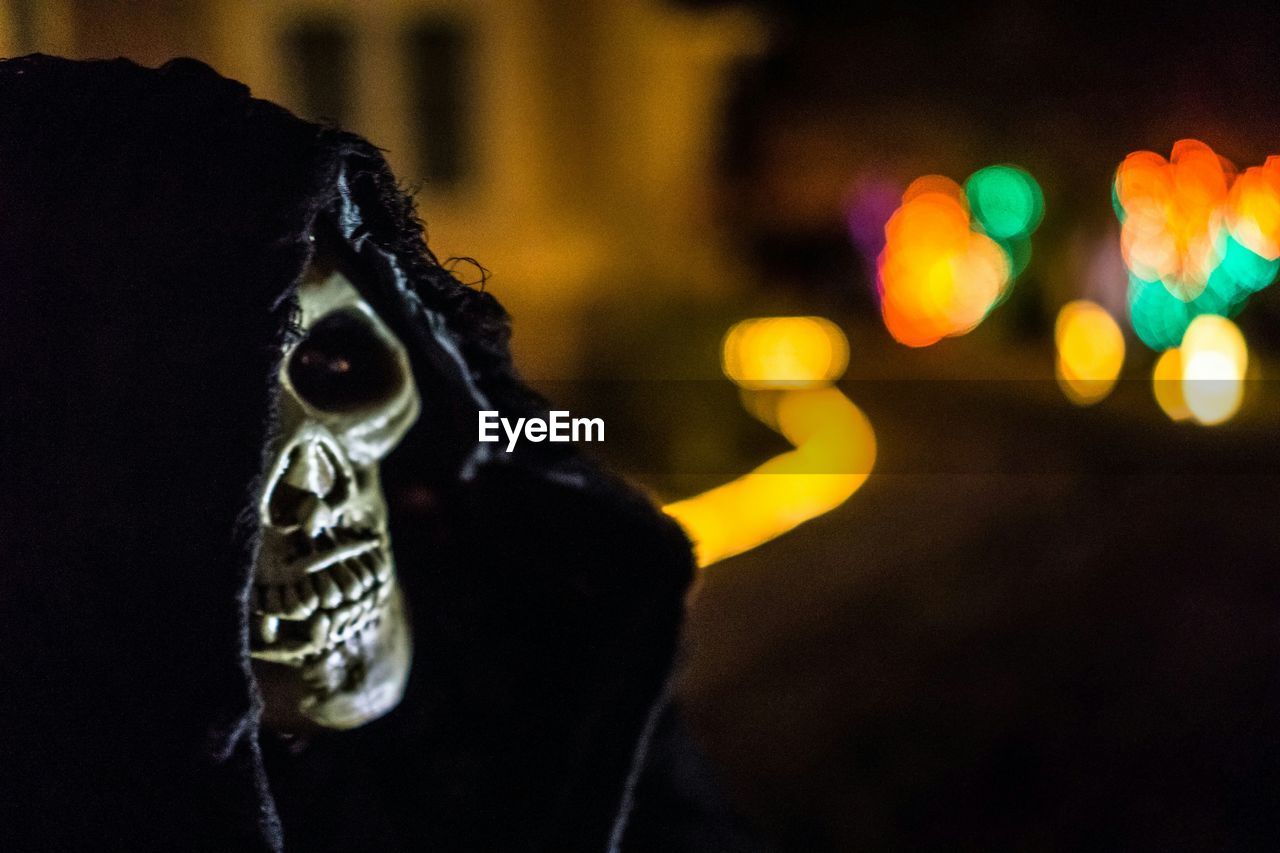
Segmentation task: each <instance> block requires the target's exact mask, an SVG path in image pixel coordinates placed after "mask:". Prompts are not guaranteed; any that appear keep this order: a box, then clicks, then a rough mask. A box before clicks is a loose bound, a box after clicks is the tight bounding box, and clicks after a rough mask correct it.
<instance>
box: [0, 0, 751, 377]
mask: <svg viewBox="0 0 1280 853" xmlns="http://www.w3.org/2000/svg"><path fill="white" fill-rule="evenodd" d="M764 35H765V34H764V30H763V28H762V26H761V25H760V23H759V22H758V21H757V20H756V19H754V18H753V17H751V16H750V15H748V14H746V13H745V12H743V11H741V10H738V9H733V8H715V9H710V10H707V9H693V8H687V7H680V6H677V5H673V4H669V3H664V2H661V0H642V1H641V0H598V1H595V2H586V0H505V2H494V1H493V0H488V1H486V0H362V2H358V3H355V2H338V1H337V0H278V2H271V3H261V2H254V1H253V0H190V2H183V0H141V2H125V0H0V51H3V53H4V54H5V55H13V54H19V53H26V52H30V51H36V50H39V51H43V52H48V53H54V54H60V55H65V56H75V57H111V56H119V55H123V56H128V57H130V58H132V59H135V60H137V61H139V62H142V63H143V64H149V65H154V64H158V63H161V62H163V61H165V60H166V59H168V58H171V57H173V56H178V55H190V56H195V57H197V58H199V59H203V60H205V61H207V62H209V63H210V64H212V65H213V66H214V67H216V68H218V69H219V70H220V71H222V72H223V73H225V74H227V75H229V76H232V77H236V78H238V79H241V80H243V81H245V82H247V83H249V84H250V86H251V87H252V88H253V90H254V92H255V93H256V94H257V95H259V96H262V97H265V98H268V99H271V100H276V101H279V102H280V103H283V104H285V105H287V106H289V107H290V108H292V109H293V110H295V111H296V112H298V113H300V114H302V115H305V116H308V117H311V118H325V119H332V120H335V121H337V122H339V123H341V124H343V125H345V126H347V127H350V128H352V129H354V130H357V131H359V132H361V133H362V134H364V135H366V136H368V137H369V138H370V139H371V140H372V141H374V142H375V143H376V144H378V145H379V146H381V147H382V148H384V149H386V151H387V152H388V157H389V158H390V160H391V163H392V165H393V167H394V168H395V169H396V171H397V174H398V175H400V176H401V177H402V179H404V181H405V182H406V184H408V185H409V186H411V187H415V188H417V189H418V194H419V202H420V207H421V210H422V213H423V217H424V219H425V221H426V223H427V228H428V234H429V238H430V242H431V245H432V248H433V249H434V250H435V251H436V253H437V254H438V255H439V256H440V257H441V258H446V257H451V256H459V257H471V258H475V259H477V260H478V261H479V262H480V263H482V264H483V265H484V266H485V267H486V268H487V269H488V270H489V271H490V272H491V273H492V276H493V277H492V280H491V282H490V285H489V286H490V287H492V288H493V289H494V291H495V292H496V293H497V294H498V295H499V297H500V298H501V299H502V300H503V301H504V303H505V304H507V306H508V308H509V309H510V310H511V311H512V313H513V314H514V315H515V316H516V317H517V318H518V319H519V322H518V325H517V335H516V347H517V352H518V355H519V357H520V359H521V361H522V363H523V364H524V365H525V369H526V371H527V372H528V373H529V374H530V375H532V376H535V377H537V376H544V377H554V376H559V375H564V374H565V373H568V372H572V371H573V369H574V367H575V365H576V362H577V354H578V349H579V347H578V344H579V342H580V341H581V339H582V336H583V335H584V334H588V333H589V329H587V324H586V322H585V317H584V316H583V315H584V313H585V312H586V311H587V310H588V306H589V305H591V306H598V305H599V304H600V303H601V302H602V301H609V300H611V299H612V297H613V296H619V297H622V298H624V299H625V300H626V302H628V303H633V302H635V301H643V300H646V299H647V300H652V301H654V302H658V301H661V300H663V299H664V298H665V297H666V296H667V295H669V293H670V291H671V290H672V289H676V288H678V289H680V290H681V291H682V293H683V294H690V293H691V294H695V295H696V294H705V295H708V296H711V295H714V294H716V293H717V292H718V291H722V290H723V288H725V287H726V283H727V282H728V283H732V282H735V281H739V280H741V277H742V276H743V275H744V272H743V271H742V270H741V269H739V268H738V267H737V266H736V265H735V264H734V263H733V262H732V259H731V256H730V254H729V253H728V252H727V251H726V250H725V248H724V245H725V241H724V240H723V239H722V238H721V235H720V234H719V233H718V231H717V228H716V226H715V220H714V217H713V216H712V211H711V207H712V203H711V199H712V194H713V175H714V161H715V145H716V141H717V138H718V135H719V125H720V122H721V121H722V116H723V113H724V109H723V103H722V102H723V100H724V98H725V94H726V92H727V84H728V80H727V73H728V71H729V70H730V69H731V66H732V65H733V63H734V62H735V60H738V59H739V58H741V57H744V56H746V55H750V54H753V53H756V52H759V51H760V50H762V49H763V47H764V42H765V37H764ZM458 272H459V276H460V277H461V278H463V279H464V280H474V279H476V278H478V273H472V272H471V271H469V270H468V269H466V267H465V266H463V267H459V269H458ZM641 282H643V283H644V286H643V287H638V286H636V283H641ZM611 288H618V289H623V288H625V289H626V292H625V293H618V294H614V293H612V292H611ZM593 310H594V309H593Z"/></svg>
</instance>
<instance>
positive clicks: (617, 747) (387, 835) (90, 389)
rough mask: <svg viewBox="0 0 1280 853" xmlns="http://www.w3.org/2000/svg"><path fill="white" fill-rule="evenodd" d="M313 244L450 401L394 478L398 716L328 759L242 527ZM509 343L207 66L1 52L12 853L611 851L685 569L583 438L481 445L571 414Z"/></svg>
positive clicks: (343, 175)
mask: <svg viewBox="0 0 1280 853" xmlns="http://www.w3.org/2000/svg"><path fill="white" fill-rule="evenodd" d="M312 233H317V234H320V235H321V237H322V238H325V237H327V238H328V239H332V240H334V241H336V242H337V243H338V244H340V245H341V246H342V247H343V250H344V251H345V253H346V254H347V256H348V261H349V263H351V264H352V265H354V266H355V267H357V268H358V272H359V276H358V281H357V284H358V285H360V286H361V288H362V290H364V291H365V295H366V297H367V298H368V299H369V300H370V301H371V302H372V303H373V304H375V306H377V307H378V308H379V311H380V313H382V314H383V316H384V317H386V318H387V319H388V321H389V322H390V323H391V324H392V325H393V327H394V328H396V330H397V331H398V332H399V333H400V335H401V337H402V338H403V339H404V340H405V342H406V345H407V346H408V347H409V349H410V352H411V355H412V359H413V362H414V367H415V375H416V378H417V379H418V382H419V385H420V387H421V388H422V392H423V398H424V404H425V405H424V413H423V416H422V417H421V418H420V420H419V424H418V426H417V427H415V429H414V430H413V431H412V432H411V433H410V435H409V436H408V438H407V439H406V441H405V442H404V443H403V445H402V446H401V447H400V448H399V449H398V450H397V451H396V452H395V454H394V455H393V456H392V457H391V458H390V459H389V460H388V461H387V462H386V463H385V464H384V466H383V469H384V475H385V479H386V488H387V491H388V495H389V498H390V500H391V504H392V519H391V530H392V539H393V544H394V547H395V553H396V561H397V565H398V567H399V575H400V578H401V582H402V584H403V586H404V588H405V592H406V596H407V600H408V604H409V607H410V610H411V612H412V614H413V618H414V630H415V664H414V669H413V672H412V675H411V678H410V682H409V687H408V691H407V694H406V698H405V701H404V702H402V704H401V705H400V706H399V708H397V710H395V711H394V712H392V713H391V714H390V715H388V716H387V717H385V718H384V719H382V720H379V721H377V722H375V723H373V724H370V725H369V726H366V727H364V728H362V729H359V730H356V731H352V732H346V733H333V734H326V735H321V736H317V737H314V738H312V739H311V740H309V741H306V742H302V741H285V740H283V739H280V738H278V737H277V736H274V735H269V734H266V733H260V732H259V730H258V725H257V716H258V707H257V706H258V702H259V700H258V698H257V695H256V691H255V687H254V685H253V681H252V677H251V674H250V670H249V667H248V656H247V628H246V604H245V602H246V595H247V589H248V584H249V576H250V566H251V563H252V555H253V552H254V548H255V542H256V537H257V533H258V531H257V529H256V524H257V522H256V519H255V517H254V514H253V513H250V512H247V511H246V507H247V506H248V505H249V504H250V500H251V497H252V496H253V494H254V493H255V489H256V488H257V482H258V478H259V476H260V472H261V470H262V464H263V458H262V457H263V448H264V446H265V445H266V443H267V441H268V438H269V435H270V432H269V431H270V429H271V423H272V413H271V400H272V396H273V390H274V389H273V383H274V376H275V373H276V370H277V368H278V360H279V352H280V346H281V343H282V342H283V341H284V340H285V339H286V336H287V335H288V334H289V319H290V316H291V311H292V310H293V308H294V307H295V306H294V303H293V296H292V295H293V290H294V288H295V286H296V284H297V281H298V279H299V276H300V274H301V272H302V271H303V269H304V267H305V265H306V263H307V261H308V259H309V257H310V253H311V251H312V245H313V244H312V243H311V242H310V240H309V239H308V236H309V235H310V234H312ZM507 335H508V323H507V318H506V316H505V314H504V313H503V312H502V310H501V309H500V308H499V307H498V305H497V303H496V302H495V301H494V300H493V299H492V298H491V297H489V296H488V295H486V294H484V293H480V292H477V291H475V290H473V289H469V288H466V287H463V286H461V285H460V284H459V283H458V282H456V281H455V280H454V279H453V278H452V277H451V276H450V275H449V274H448V273H447V272H446V271H445V270H444V269H442V268H441V267H440V265H439V264H438V263H437V262H436V260H435V259H434V257H433V256H432V255H431V254H430V253H429V251H428V250H427V249H426V246H425V245H424V243H423V237H422V232H421V228H420V227H419V225H418V224H417V222H416V220H415V216H414V211H413V207H412V204H411V202H410V201H409V199H408V198H407V197H406V196H405V195H404V194H402V193H401V192H400V191H399V190H398V189H397V188H396V186H395V183H394V180H393V178H392V176H391V175H390V173H389V172H388V171H387V168H386V166H385V164H384V162H383V160H382V158H381V157H380V155H379V154H378V152H377V151H376V150H375V149H374V148H372V147H371V146H370V145H369V144H368V143H366V142H364V141H363V140H361V139H359V138H358V137H355V136H353V135H350V134H346V133H343V132H340V131H337V130H333V129H328V128H322V127H319V126H317V125H313V124H310V123H307V122H303V121H301V120H298V119H296V118H294V117H292V116H291V115H289V114H288V113H287V112H285V111H284V110H282V109H280V108H278V107H276V106H274V105H271V104H268V103H265V102H262V101H258V100H254V99H252V98H250V96H249V93H248V91H247V89H245V88H244V87H243V86H241V85H240V84H238V83H235V82H232V81H228V80H226V79H224V78H221V77H219V76H218V75H217V74H215V73H214V72H213V71H212V70H210V69H208V68H207V67H206V66H203V65H201V64H199V63H197V62H194V61H191V60H178V61H175V62H171V63H169V64H167V65H166V66H164V67H163V68H161V69H157V70H151V69H144V68H140V67H138V66H136V65H134V64H132V63H129V62H127V61H124V60H115V61H104V62H69V61H65V60H59V59H53V58H49V57H42V56H32V57H25V58H21V59H15V60H8V61H5V62H0V459H3V464H4V466H5V469H4V471H5V477H4V482H5V484H6V488H5V489H4V494H3V497H2V498H0V579H2V580H0V849H2V850H6V851H9V850H17V851H22V850H162V849H163V850H277V849H281V847H282V846H283V849H286V850H344V851H355V850H365V849H380V850H394V849H404V850H410V849H412V850H423V849H464V850H465V849H474V850H554V851H561V850H578V849H583V850H604V849H606V848H607V847H608V846H609V845H610V843H611V842H612V841H616V837H617V834H618V831H619V828H620V826H621V825H622V819H623V818H624V817H625V812H626V808H625V804H626V802H627V801H628V799H629V798H628V795H627V791H628V788H629V785H630V782H631V779H632V777H633V775H634V773H633V771H634V767H635V764H636V761H637V760H638V757H639V755H640V753H641V752H642V751H643V750H642V746H643V744H644V742H645V739H646V732H647V731H648V728H649V727H650V726H651V723H652V720H653V717H654V713H655V708H657V707H658V706H659V705H660V703H661V700H662V696H663V691H664V686H665V682H666V680H667V677H668V672H669V669H670V666H671V661H672V656H673V653H674V649H675V644H676V636H677V633H678V628H679V623H680V618H681V606H682V596H683V593H684V590H685V587H686V585H687V583H688V581H689V577H690V573H691V557H690V553H689V547H688V543H687V541H686V540H685V539H684V537H683V535H682V534H681V533H680V531H679V530H678V528H677V527H676V526H675V525H674V524H672V523H671V522H670V521H669V520H667V519H666V518H665V517H663V516H662V515H661V514H660V513H658V512H657V511H656V510H655V509H654V508H653V507H652V506H651V505H650V504H648V503H647V502H646V501H645V500H644V499H642V498H641V497H639V496H638V495H637V494H635V493H634V492H633V491H631V490H630V489H629V488H627V487H626V486H625V485H623V484H622V483H621V482H619V481H617V480H615V479H613V478H611V477H609V476H608V475H606V474H604V473H602V472H600V471H599V470H597V469H596V468H595V467H593V466H592V465H591V464H589V463H587V462H586V461H584V460H583V459H582V458H580V457H579V456H578V455H577V454H576V452H574V451H573V450H572V449H566V448H565V446H563V445H554V446H553V445H548V444H541V445H527V446H528V447H529V448H531V450H529V451H528V452H526V453H517V454H516V455H515V457H514V458H507V457H506V456H505V454H497V455H496V456H494V457H493V458H487V457H484V456H482V455H479V454H478V453H477V450H476V445H475V442H474V435H475V424H476V417H475V411H476V409H477V407H478V406H480V405H481V404H484V405H488V406H490V407H491V408H496V409H499V410H501V411H503V413H504V414H507V413H510V415H515V416H520V415H526V414H529V413H531V412H534V411H538V410H542V409H543V408H544V407H543V404H542V403H541V401H539V400H538V399H537V398H536V397H535V396H534V395H533V394H531V393H530V392H529V391H528V390H527V389H526V388H525V387H524V386H523V385H522V384H521V383H520V381H519V379H518V378H517V376H516V375H515V373H514V371H513V369H512V367H511V361H510V357H509V355H508V350H507ZM260 741H261V742H262V743H263V744H264V748H265V759H264V752H263V748H260Z"/></svg>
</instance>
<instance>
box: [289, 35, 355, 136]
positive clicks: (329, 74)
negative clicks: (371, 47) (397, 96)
mask: <svg viewBox="0 0 1280 853" xmlns="http://www.w3.org/2000/svg"><path fill="white" fill-rule="evenodd" d="M354 42H355V37H354V35H353V34H352V31H351V27H350V26H348V25H347V24H345V23H344V22H342V21H338V20H332V19H324V18H313V19H302V20H299V21H296V22H294V23H293V24H292V25H291V26H290V27H289V28H288V29H286V30H285V32H284V55H285V57H286V62H287V63H288V66H289V67H288V73H289V75H290V81H289V82H290V83H291V84H292V88H293V91H294V92H296V93H297V94H298V96H299V97H300V102H299V106H300V108H301V111H302V112H303V114H305V115H306V116H307V117H308V118H311V119H328V120H332V121H334V122H336V123H338V124H344V123H347V122H349V121H350V120H351V106H352V100H351V95H352V49H353V47H354Z"/></svg>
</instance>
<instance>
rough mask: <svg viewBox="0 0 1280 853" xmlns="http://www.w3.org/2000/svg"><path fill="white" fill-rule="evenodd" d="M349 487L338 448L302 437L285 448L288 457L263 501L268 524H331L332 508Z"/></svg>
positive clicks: (305, 526) (308, 529)
mask: <svg viewBox="0 0 1280 853" xmlns="http://www.w3.org/2000/svg"><path fill="white" fill-rule="evenodd" d="M350 490H351V482H350V474H349V473H348V466H346V465H344V464H343V463H342V460H341V459H340V458H339V456H338V451H336V450H335V449H333V448H331V447H329V445H328V443H327V442H324V441H316V440H311V441H303V442H300V443H298V444H296V445H294V446H293V448H291V449H290V451H289V457H288V461H287V462H286V464H285V466H284V470H282V471H281V472H280V475H279V477H278V478H277V479H276V481H275V483H273V484H272V485H271V497H270V499H269V501H268V503H267V511H268V512H269V513H270V518H271V524H272V525H273V526H275V527H279V528H284V529H292V528H298V527H301V528H303V529H304V530H306V532H307V533H308V534H311V533H313V532H314V531H313V529H312V528H320V527H328V526H330V525H331V524H332V519H331V518H330V516H331V515H332V510H334V509H336V508H337V507H339V506H341V505H342V504H343V503H344V502H345V501H346V500H347V497H348V494H349V492H350Z"/></svg>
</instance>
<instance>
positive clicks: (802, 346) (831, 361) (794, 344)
mask: <svg viewBox="0 0 1280 853" xmlns="http://www.w3.org/2000/svg"><path fill="white" fill-rule="evenodd" d="M848 365H849V341H848V339H847V338H845V336H844V332H842V331H840V327H839V326H837V325H836V324H835V323H832V322H831V321H830V320H827V319H825V318H823V317H765V318H760V319H755V320H743V321H742V322H741V323H738V324H737V325H735V326H734V327H733V328H731V329H730V330H729V332H728V333H727V334H726V335H725V338H724V345H723V347H722V366H723V368H724V373H725V376H728V377H729V378H730V379H732V380H733V381H734V382H736V383H737V384H738V385H740V386H742V387H743V388H751V389H765V388H802V387H807V386H813V385H815V384H824V383H827V382H831V381H833V380H835V379H839V378H840V377H841V376H843V375H844V371H845V368H846V367H848Z"/></svg>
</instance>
